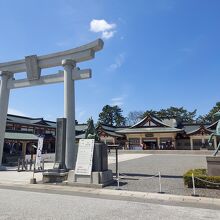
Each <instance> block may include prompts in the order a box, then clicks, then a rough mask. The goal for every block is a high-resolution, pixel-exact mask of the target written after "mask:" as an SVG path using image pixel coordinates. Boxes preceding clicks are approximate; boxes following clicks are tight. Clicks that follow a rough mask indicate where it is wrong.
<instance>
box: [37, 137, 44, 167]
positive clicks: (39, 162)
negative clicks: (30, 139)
mask: <svg viewBox="0 0 220 220" xmlns="http://www.w3.org/2000/svg"><path fill="white" fill-rule="evenodd" d="M43 144H44V138H43V137H39V138H38V145H37V153H36V162H35V169H39V168H42V167H41V153H42V149H43Z"/></svg>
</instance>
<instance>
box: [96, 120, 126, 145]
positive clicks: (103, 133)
mask: <svg viewBox="0 0 220 220" xmlns="http://www.w3.org/2000/svg"><path fill="white" fill-rule="evenodd" d="M124 128H125V127H115V126H110V125H105V124H99V125H98V127H97V128H96V130H97V132H98V135H99V138H100V141H102V142H104V143H105V144H107V145H115V144H119V145H120V146H121V147H124V146H125V142H126V137H125V135H124V134H119V133H118V132H117V131H119V130H121V129H124Z"/></svg>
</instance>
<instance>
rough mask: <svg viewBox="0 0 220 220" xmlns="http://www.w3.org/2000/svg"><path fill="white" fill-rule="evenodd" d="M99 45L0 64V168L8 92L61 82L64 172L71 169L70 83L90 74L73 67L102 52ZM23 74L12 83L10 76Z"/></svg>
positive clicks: (73, 157)
mask: <svg viewBox="0 0 220 220" xmlns="http://www.w3.org/2000/svg"><path fill="white" fill-rule="evenodd" d="M103 45H104V43H103V41H102V40H101V39H98V40H96V41H93V42H91V43H89V44H86V45H83V46H80V47H77V48H74V49H70V50H66V51H62V52H58V53H52V54H48V55H44V56H37V55H31V56H27V57H25V59H23V60H16V61H11V62H6V63H0V76H1V81H0V83H1V84H0V166H1V164H2V156H3V147H4V137H5V128H6V120H7V111H8V103H9V95H10V90H11V89H18V88H24V87H31V86H37V85H46V84H51V83H60V82H64V117H65V118H66V120H67V125H66V158H65V163H66V167H67V168H68V169H74V166H75V160H76V151H75V147H74V145H75V87H74V81H75V80H80V79H87V78H91V70H90V69H85V70H80V69H79V68H77V67H76V64H77V63H79V62H83V61H86V60H90V59H93V58H94V56H95V52H97V51H99V50H101V49H102V48H103ZM57 66H63V68H64V71H59V72H58V73H56V74H51V75H45V76H41V70H42V69H44V68H51V67H57ZM19 72H26V73H27V78H26V79H20V80H15V78H14V74H16V73H19Z"/></svg>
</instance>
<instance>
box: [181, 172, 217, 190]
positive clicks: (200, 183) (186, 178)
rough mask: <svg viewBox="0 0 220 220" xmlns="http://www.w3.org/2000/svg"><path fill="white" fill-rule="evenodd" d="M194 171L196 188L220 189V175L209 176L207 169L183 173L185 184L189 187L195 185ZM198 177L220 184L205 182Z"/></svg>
mask: <svg viewBox="0 0 220 220" xmlns="http://www.w3.org/2000/svg"><path fill="white" fill-rule="evenodd" d="M192 173H193V175H194V180H195V187H196V188H211V189H220V176H208V175H207V170H206V169H194V170H189V171H187V172H186V173H185V174H184V175H183V180H184V184H185V185H186V186H188V187H189V188H192V187H193V184H192ZM196 177H197V178H199V179H202V180H205V181H209V182H211V183H219V184H211V183H207V182H203V181H201V180H198V179H196Z"/></svg>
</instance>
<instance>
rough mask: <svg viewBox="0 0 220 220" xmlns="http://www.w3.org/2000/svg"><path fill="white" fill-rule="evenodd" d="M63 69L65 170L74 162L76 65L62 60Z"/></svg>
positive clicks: (71, 61) (72, 167) (70, 167)
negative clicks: (74, 75)
mask: <svg viewBox="0 0 220 220" xmlns="http://www.w3.org/2000/svg"><path fill="white" fill-rule="evenodd" d="M62 65H63V67H64V118H66V157H65V163H66V167H67V169H74V168H75V167H74V166H75V162H76V161H75V160H76V147H75V129H74V128H75V85H74V84H75V83H74V80H72V72H73V69H74V67H75V66H76V63H75V62H74V61H73V60H62Z"/></svg>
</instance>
